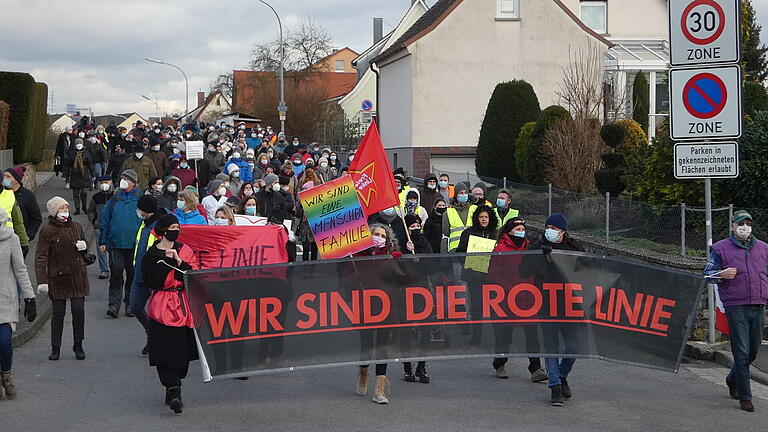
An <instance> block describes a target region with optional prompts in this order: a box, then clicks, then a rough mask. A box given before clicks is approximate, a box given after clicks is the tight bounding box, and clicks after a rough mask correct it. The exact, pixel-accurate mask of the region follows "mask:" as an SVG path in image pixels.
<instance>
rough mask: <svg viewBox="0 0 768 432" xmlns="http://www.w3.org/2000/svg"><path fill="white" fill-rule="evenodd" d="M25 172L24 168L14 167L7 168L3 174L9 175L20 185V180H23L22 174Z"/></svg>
mask: <svg viewBox="0 0 768 432" xmlns="http://www.w3.org/2000/svg"><path fill="white" fill-rule="evenodd" d="M26 171H27V168H26V167H23V166H21V165H16V166H15V167H11V168H8V169H7V170H5V172H7V173H9V174H11V175H12V176H13V178H14V179H16V181H17V182H19V183H21V179H23V178H24V173H25V172H26Z"/></svg>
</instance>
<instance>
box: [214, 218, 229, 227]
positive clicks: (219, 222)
mask: <svg viewBox="0 0 768 432" xmlns="http://www.w3.org/2000/svg"><path fill="white" fill-rule="evenodd" d="M213 222H214V223H213V224H214V225H218V226H227V225H229V221H228V220H227V219H224V218H216V219H214V221H213Z"/></svg>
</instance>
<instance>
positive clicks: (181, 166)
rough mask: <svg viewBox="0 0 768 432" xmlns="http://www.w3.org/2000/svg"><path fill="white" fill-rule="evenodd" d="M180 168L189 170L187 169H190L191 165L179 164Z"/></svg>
mask: <svg viewBox="0 0 768 432" xmlns="http://www.w3.org/2000/svg"><path fill="white" fill-rule="evenodd" d="M179 168H183V169H187V168H189V164H188V163H186V162H183V163H180V164H179Z"/></svg>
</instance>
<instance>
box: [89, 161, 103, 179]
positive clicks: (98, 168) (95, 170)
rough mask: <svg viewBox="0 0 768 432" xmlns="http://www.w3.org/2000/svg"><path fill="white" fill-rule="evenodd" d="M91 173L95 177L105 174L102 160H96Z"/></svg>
mask: <svg viewBox="0 0 768 432" xmlns="http://www.w3.org/2000/svg"><path fill="white" fill-rule="evenodd" d="M91 175H92V176H94V177H101V176H103V175H104V170H103V169H102V165H101V162H96V163H94V164H93V165H92V166H91Z"/></svg>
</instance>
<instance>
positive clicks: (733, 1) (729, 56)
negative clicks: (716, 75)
mask: <svg viewBox="0 0 768 432" xmlns="http://www.w3.org/2000/svg"><path fill="white" fill-rule="evenodd" d="M668 3H669V37H670V41H669V44H670V54H671V55H670V63H671V64H672V66H687V65H694V64H695V65H705V64H712V65H714V64H726V63H736V62H738V61H739V28H740V14H739V11H740V10H741V9H740V7H739V0H669V2H668Z"/></svg>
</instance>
